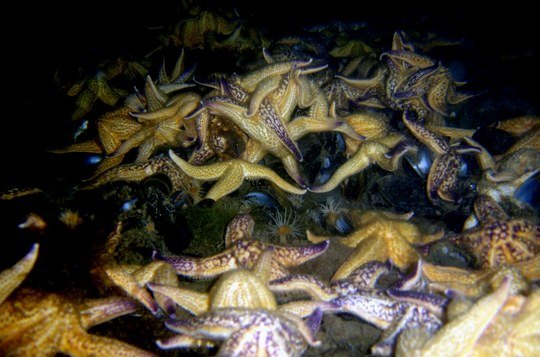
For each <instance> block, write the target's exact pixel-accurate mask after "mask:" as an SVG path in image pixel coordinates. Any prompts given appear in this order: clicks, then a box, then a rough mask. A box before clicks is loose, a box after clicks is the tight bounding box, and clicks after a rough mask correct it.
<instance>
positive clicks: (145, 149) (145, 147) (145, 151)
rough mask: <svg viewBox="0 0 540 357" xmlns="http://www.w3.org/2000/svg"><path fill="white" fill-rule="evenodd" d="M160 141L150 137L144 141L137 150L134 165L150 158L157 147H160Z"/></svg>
mask: <svg viewBox="0 0 540 357" xmlns="http://www.w3.org/2000/svg"><path fill="white" fill-rule="evenodd" d="M161 144H163V143H161V142H160V140H159V139H158V138H157V137H155V136H154V137H150V138H148V139H146V140H144V141H143V142H142V143H141V145H140V146H139V148H138V150H137V157H136V158H135V163H141V162H145V161H146V160H148V159H149V158H150V156H152V154H153V153H154V151H155V150H156V148H157V147H158V146H160V145H161Z"/></svg>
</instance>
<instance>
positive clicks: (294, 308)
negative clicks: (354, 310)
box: [279, 300, 339, 318]
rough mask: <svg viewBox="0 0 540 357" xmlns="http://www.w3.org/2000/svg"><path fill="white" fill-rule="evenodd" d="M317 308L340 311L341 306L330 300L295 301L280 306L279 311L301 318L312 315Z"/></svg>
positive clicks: (324, 310) (323, 310)
mask: <svg viewBox="0 0 540 357" xmlns="http://www.w3.org/2000/svg"><path fill="white" fill-rule="evenodd" d="M317 310H319V311H321V313H322V312H326V311H332V312H339V306H337V305H336V304H334V303H332V302H330V301H312V300H307V301H293V302H289V303H286V304H283V305H280V306H279V311H280V312H283V313H288V314H292V315H296V316H299V317H301V318H306V317H310V316H311V315H312V314H313V313H317Z"/></svg>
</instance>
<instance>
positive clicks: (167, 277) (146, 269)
mask: <svg viewBox="0 0 540 357" xmlns="http://www.w3.org/2000/svg"><path fill="white" fill-rule="evenodd" d="M132 275H133V277H134V278H135V280H136V281H137V284H139V285H140V286H146V284H147V283H149V282H156V283H159V284H166V285H173V286H176V285H178V276H177V275H176V271H175V270H174V268H173V267H172V266H171V265H170V264H168V263H165V262H163V261H153V262H151V263H149V264H147V265H144V266H143V267H141V268H139V269H137V270H135V271H134V272H133V274H132ZM154 299H155V300H156V302H157V304H158V306H159V307H161V309H162V310H163V311H165V312H167V313H171V314H173V313H174V312H175V307H174V303H173V301H172V300H170V299H169V298H168V297H167V296H164V295H162V294H159V293H157V294H154Z"/></svg>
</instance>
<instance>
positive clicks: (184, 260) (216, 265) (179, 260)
mask: <svg viewBox="0 0 540 357" xmlns="http://www.w3.org/2000/svg"><path fill="white" fill-rule="evenodd" d="M153 258H154V260H156V259H157V260H163V261H165V262H167V263H169V264H171V265H172V266H173V268H174V270H175V271H176V273H177V274H179V275H182V276H187V277H192V278H213V277H215V276H217V275H220V274H223V273H224V272H226V271H229V270H232V269H237V268H240V266H239V265H238V262H237V261H236V258H235V257H234V254H233V252H232V251H231V250H230V249H227V250H225V251H224V252H222V253H219V254H217V255H214V256H212V257H207V258H190V257H182V256H169V257H163V256H160V255H159V254H157V253H154V257H153Z"/></svg>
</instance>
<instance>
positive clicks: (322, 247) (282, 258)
mask: <svg viewBox="0 0 540 357" xmlns="http://www.w3.org/2000/svg"><path fill="white" fill-rule="evenodd" d="M329 245H330V241H327V240H326V241H323V242H321V243H315V244H309V245H305V246H298V247H282V246H278V245H274V246H272V247H273V249H274V259H275V260H276V261H277V262H279V263H281V264H283V266H285V267H287V268H288V267H292V266H298V265H300V264H302V263H305V262H307V261H308V260H311V259H314V258H316V257H318V256H319V255H321V254H323V253H324V252H325V251H326V250H327V249H328V247H329Z"/></svg>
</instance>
